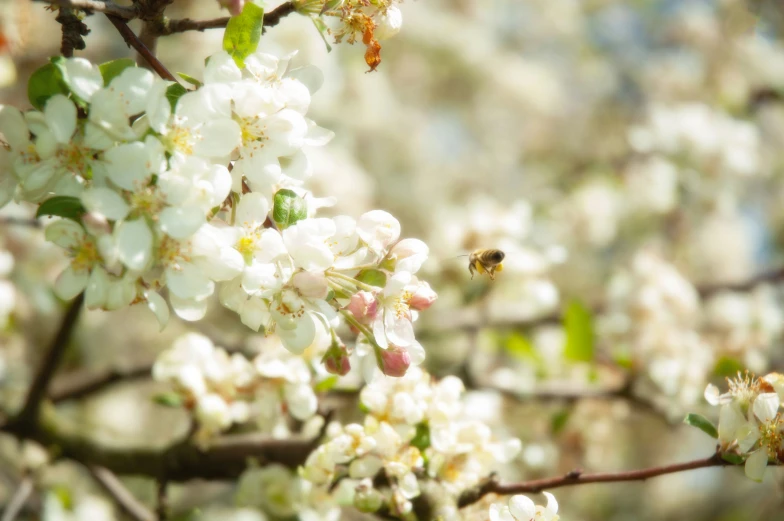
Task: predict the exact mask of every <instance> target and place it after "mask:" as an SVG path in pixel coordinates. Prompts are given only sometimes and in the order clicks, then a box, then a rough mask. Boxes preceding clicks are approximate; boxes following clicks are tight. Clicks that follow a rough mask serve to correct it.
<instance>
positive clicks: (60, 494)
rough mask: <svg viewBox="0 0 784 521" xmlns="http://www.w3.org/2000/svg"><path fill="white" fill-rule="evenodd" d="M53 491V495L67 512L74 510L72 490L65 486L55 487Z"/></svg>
mask: <svg viewBox="0 0 784 521" xmlns="http://www.w3.org/2000/svg"><path fill="white" fill-rule="evenodd" d="M51 490H52V494H54V496H55V497H56V498H57V500H58V501H59V502H60V504H61V505H62V506H63V508H64V509H65V510H68V511H70V510H73V507H74V501H73V494H71V490H70V489H69V488H68V487H66V486H65V485H55V486H54V487H52V489H51Z"/></svg>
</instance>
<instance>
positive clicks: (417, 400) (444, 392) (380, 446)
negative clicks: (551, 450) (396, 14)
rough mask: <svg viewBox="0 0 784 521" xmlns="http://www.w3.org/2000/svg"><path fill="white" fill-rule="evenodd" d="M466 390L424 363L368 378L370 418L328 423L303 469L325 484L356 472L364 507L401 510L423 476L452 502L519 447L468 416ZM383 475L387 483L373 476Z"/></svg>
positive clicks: (365, 399) (364, 395)
mask: <svg viewBox="0 0 784 521" xmlns="http://www.w3.org/2000/svg"><path fill="white" fill-rule="evenodd" d="M463 392H464V387H463V383H462V382H461V381H460V380H459V379H458V378H455V377H446V378H444V379H442V380H440V381H435V380H434V379H433V378H432V377H431V376H430V375H429V374H427V373H426V372H424V371H423V370H421V369H419V368H414V369H412V370H410V371H409V372H408V373H407V374H406V375H405V376H404V377H402V378H400V379H385V378H380V379H377V380H375V381H373V382H371V383H369V384H368V385H367V386H366V387H364V388H363V389H362V391H361V393H360V403H361V405H362V407H363V409H364V410H365V411H366V412H367V415H366V416H365V420H364V423H363V424H357V423H353V424H349V425H345V426H343V425H340V424H337V423H334V424H331V425H329V426H328V428H327V439H326V441H325V442H324V443H323V444H322V445H321V446H319V447H318V448H317V449H316V450H315V451H314V452H313V453H311V455H310V456H309V457H308V460H307V462H306V463H305V465H304V467H303V468H302V469H301V476H302V477H303V478H304V479H306V480H308V481H310V482H311V483H313V484H314V485H318V486H323V487H327V488H329V487H331V486H333V485H334V484H335V483H336V482H337V481H343V480H351V481H350V482H351V483H353V487H354V499H353V502H354V505H355V506H356V507H357V508H358V509H360V510H362V511H365V512H375V511H377V510H378V509H380V508H381V507H382V506H386V507H387V508H388V509H389V511H390V512H392V513H394V514H396V515H406V514H408V513H409V512H410V511H411V509H412V500H413V499H414V498H416V497H417V496H419V495H420V493H421V492H422V486H423V480H424V481H427V480H434V481H435V482H437V483H438V484H439V485H440V486H441V487H442V492H443V493H444V495H445V496H446V497H448V498H451V509H454V504H455V501H456V499H457V497H458V496H459V494H460V493H461V492H462V491H464V490H465V489H466V488H468V487H471V486H473V485H475V484H477V483H478V482H479V481H480V480H481V479H483V478H484V477H486V476H487V475H488V474H489V473H490V472H492V471H493V470H496V469H497V468H498V467H499V466H500V465H502V464H504V463H508V462H510V461H511V460H512V459H513V458H514V457H515V456H517V454H518V453H519V451H520V441H519V440H517V439H508V440H504V441H499V440H497V439H495V437H494V436H493V434H492V432H491V429H490V428H489V427H488V426H487V425H486V424H484V423H482V422H481V421H477V420H475V419H472V418H468V417H466V415H465V414H464V405H463V402H462V395H463ZM379 475H383V476H385V478H386V484H385V485H378V484H377V483H378V482H377V481H374V478H376V477H377V476H379ZM442 508H450V507H449V506H444V507H442Z"/></svg>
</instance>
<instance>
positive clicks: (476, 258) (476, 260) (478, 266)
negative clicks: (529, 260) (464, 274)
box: [458, 248, 506, 280]
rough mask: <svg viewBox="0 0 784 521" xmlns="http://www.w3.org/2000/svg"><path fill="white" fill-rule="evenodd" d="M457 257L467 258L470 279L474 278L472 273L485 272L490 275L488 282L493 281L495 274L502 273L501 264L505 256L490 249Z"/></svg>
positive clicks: (481, 249)
mask: <svg viewBox="0 0 784 521" xmlns="http://www.w3.org/2000/svg"><path fill="white" fill-rule="evenodd" d="M458 256H459V257H466V256H467V257H468V271H469V272H470V273H471V278H472V279H473V278H474V271H478V272H479V273H480V274H482V273H484V272H487V274H488V275H490V280H495V272H496V271H503V269H504V265H503V264H502V262H503V260H504V257H506V254H505V253H504V252H502V251H501V250H496V249H490V248H479V249H478V250H474V251H472V252H471V254H470V255H458Z"/></svg>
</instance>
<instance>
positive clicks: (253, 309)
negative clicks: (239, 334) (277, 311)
mask: <svg viewBox="0 0 784 521" xmlns="http://www.w3.org/2000/svg"><path fill="white" fill-rule="evenodd" d="M240 320H242V323H243V324H245V325H246V326H248V327H249V328H251V329H252V330H253V331H258V330H259V329H260V328H261V327H262V326H266V325H267V322H269V320H270V314H269V306H267V304H266V303H265V302H264V301H263V300H261V299H258V298H253V299H250V300H248V301H247V302H245V305H244V306H242V311H241V312H240Z"/></svg>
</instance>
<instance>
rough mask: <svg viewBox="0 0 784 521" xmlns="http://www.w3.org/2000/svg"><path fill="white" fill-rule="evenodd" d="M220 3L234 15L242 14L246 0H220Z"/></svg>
mask: <svg viewBox="0 0 784 521" xmlns="http://www.w3.org/2000/svg"><path fill="white" fill-rule="evenodd" d="M218 3H219V4H220V6H221V7H225V8H226V9H228V10H229V12H230V13H231V15H232V16H237V15H238V14H240V13H241V12H242V8H243V7H245V0H218Z"/></svg>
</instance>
